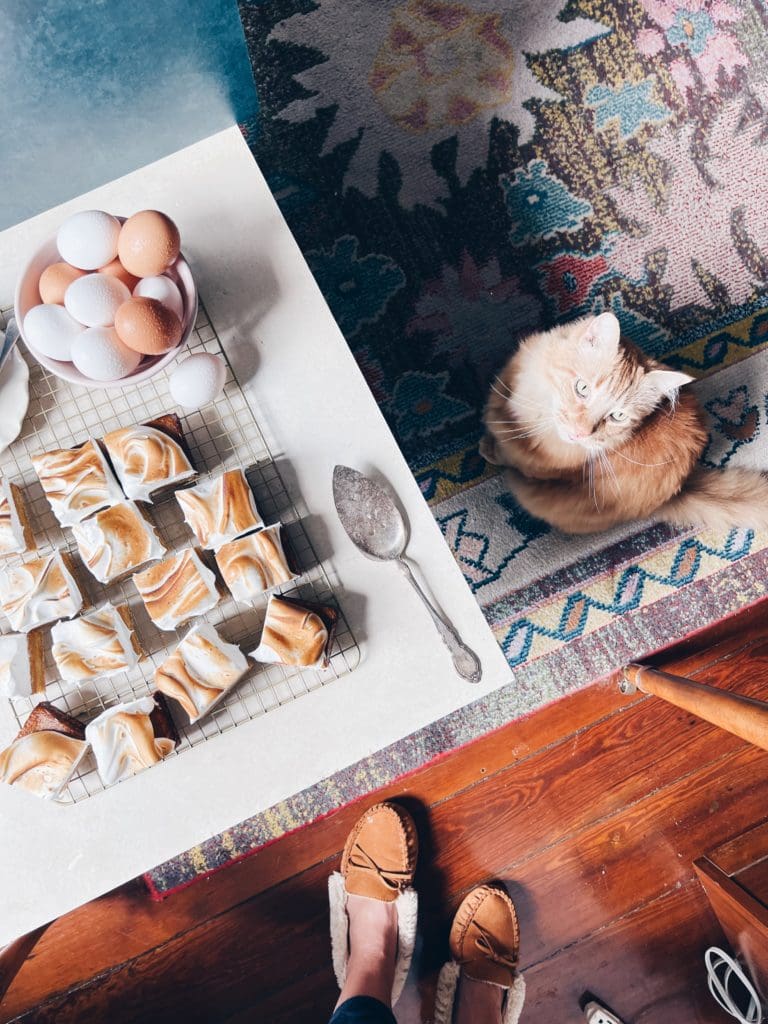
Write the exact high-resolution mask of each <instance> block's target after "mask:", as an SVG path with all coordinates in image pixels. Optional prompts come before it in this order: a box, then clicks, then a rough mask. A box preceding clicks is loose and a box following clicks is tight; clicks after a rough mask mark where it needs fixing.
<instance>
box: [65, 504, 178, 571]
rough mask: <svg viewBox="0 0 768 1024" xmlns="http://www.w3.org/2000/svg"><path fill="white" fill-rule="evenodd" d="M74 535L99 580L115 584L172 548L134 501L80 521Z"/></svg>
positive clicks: (85, 560)
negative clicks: (159, 535) (159, 537)
mask: <svg viewBox="0 0 768 1024" xmlns="http://www.w3.org/2000/svg"><path fill="white" fill-rule="evenodd" d="M72 535H73V537H74V538H75V541H76V542H77V549H78V551H79V552H80V557H81V558H82V560H83V561H84V562H85V564H86V566H87V567H88V569H89V570H90V572H91V573H92V575H93V576H95V577H96V579H97V580H98V581H99V583H114V581H115V580H119V579H121V578H122V577H123V576H127V575H128V573H130V572H133V571H134V570H135V569H138V568H140V567H141V566H142V565H145V564H146V563H147V562H151V561H153V560H154V559H156V558H162V557H163V555H164V554H166V552H167V550H168V549H167V548H166V547H165V545H164V544H162V543H161V541H160V540H159V539H158V536H157V534H156V533H155V530H154V527H153V526H152V525H151V524H150V523H148V522H147V520H146V519H145V518H144V516H143V515H142V513H141V512H140V510H139V508H138V506H137V505H136V504H134V502H132V501H123V502H121V503H120V504H119V505H112V506H111V507H110V508H104V509H102V510H101V511H100V512H97V513H96V514H95V515H94V516H91V518H90V519H85V520H83V522H82V523H76V524H75V525H74V526H73V527H72Z"/></svg>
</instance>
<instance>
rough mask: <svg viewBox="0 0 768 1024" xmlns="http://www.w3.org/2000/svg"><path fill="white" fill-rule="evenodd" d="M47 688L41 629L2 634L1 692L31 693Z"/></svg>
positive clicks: (29, 694)
mask: <svg viewBox="0 0 768 1024" xmlns="http://www.w3.org/2000/svg"><path fill="white" fill-rule="evenodd" d="M44 690H45V667H44V664H43V635H42V633H40V632H39V631H38V632H36V633H6V634H5V635H4V636H0V696H2V697H31V696H32V694H33V693H43V691H44Z"/></svg>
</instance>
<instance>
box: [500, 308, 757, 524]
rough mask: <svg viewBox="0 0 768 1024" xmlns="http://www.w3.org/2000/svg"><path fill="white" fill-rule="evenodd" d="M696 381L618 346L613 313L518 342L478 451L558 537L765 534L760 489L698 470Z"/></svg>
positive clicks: (733, 474) (742, 475) (735, 474)
mask: <svg viewBox="0 0 768 1024" xmlns="http://www.w3.org/2000/svg"><path fill="white" fill-rule="evenodd" d="M692 379H693V378H692V377H689V376H688V375H687V374H685V373H678V372H677V371H676V370H670V369H669V368H667V367H665V366H663V365H662V364H661V363H657V362H655V361H654V360H653V359H650V358H649V357H648V356H646V355H644V354H643V353H642V352H641V351H640V349H638V348H636V347H635V346H634V345H633V344H632V343H631V342H629V341H626V340H625V339H624V338H621V337H620V330H619V322H618V320H617V319H616V317H615V316H614V315H613V313H602V314H601V315H600V316H597V317H587V318H586V319H584V320H579V321H577V322H576V323H571V324H567V325H565V326H563V327H555V328H554V329H553V330H551V331H548V332H547V333H545V334H535V335H533V336H532V337H530V338H528V339H527V340H525V341H523V342H522V343H521V345H520V347H519V349H518V350H517V352H515V354H514V355H513V356H512V358H511V359H510V360H509V362H508V363H507V365H506V366H505V368H504V370H503V371H502V372H501V374H500V375H499V376H498V377H497V378H496V383H495V384H494V385H493V390H492V392H491V395H490V398H489V400H488V405H487V407H486V410H485V417H484V419H485V426H486V429H487V433H486V436H485V437H484V438H483V441H482V442H481V445H480V451H481V453H482V454H483V456H484V457H485V458H486V459H487V460H488V461H489V462H493V463H495V464H497V465H501V466H504V467H506V479H507V482H508V485H509V488H510V490H511V491H512V494H513V495H514V497H515V498H516V499H517V501H518V502H519V503H520V504H521V505H522V506H523V508H525V509H527V510H528V511H529V512H530V513H531V514H532V515H534V516H537V517H538V518H539V519H543V520H545V521H546V522H548V523H550V524H551V525H552V526H555V527H557V528H558V529H560V530H563V531H564V532H565V533H594V532H596V531H599V530H606V529H608V528H609V527H612V526H615V525H616V524H618V523H624V522H628V521H631V520H635V519H647V518H653V519H657V520H665V521H667V522H671V523H677V524H680V525H685V526H699V527H712V528H717V529H727V528H729V527H732V526H744V527H757V528H762V529H765V528H768V479H767V478H766V477H764V476H763V475H762V474H761V473H758V472H754V471H752V470H746V469H728V470H705V469H702V468H700V467H697V466H696V463H697V462H698V459H699V456H700V455H701V453H702V451H703V450H704V446H705V445H706V443H707V431H706V428H705V426H704V417H703V413H702V410H701V408H700V406H699V403H698V401H697V400H696V398H695V396H694V395H693V394H692V393H691V392H690V391H685V390H684V391H679V389H680V388H681V387H682V385H684V384H687V383H688V382H689V381H691V380H692Z"/></svg>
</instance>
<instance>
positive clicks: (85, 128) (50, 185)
mask: <svg viewBox="0 0 768 1024" xmlns="http://www.w3.org/2000/svg"><path fill="white" fill-rule="evenodd" d="M0 8H1V9H2V13H1V14H0V113H1V114H2V120H0V138H1V139H2V158H1V159H0V228H5V227H8V226H9V225H11V224H15V223H17V222H18V221H20V220H23V219H25V218H26V217H30V216H32V215H33V214H35V213H39V212H40V211H42V210H46V209H48V207H50V206H54V205H55V204H56V203H60V202H63V201H64V200H66V199H71V198H72V197H73V196H76V195H79V194H80V193H81V192H84V191H86V190H87V189H90V188H94V187H96V186H97V185H101V184H103V183H104V182H106V181H111V180H112V179H113V178H117V177H119V176H120V175H122V174H127V173H128V171H132V170H134V169H135V168H137V167H141V166H143V165H144V164H147V163H150V162H151V161H152V160H157V159H158V158H160V157H162V156H166V155H167V154H168V153H172V152H174V151H175V150H177V149H181V148H182V147H183V146H188V145H190V144H191V143H193V142H197V141H198V140H199V139H203V138H205V137H206V136H207V135H211V134H213V133H214V132H217V131H220V130H222V129H223V128H226V127H228V126H229V125H232V124H234V123H235V122H238V123H242V122H244V121H248V120H252V119H253V118H254V117H255V116H256V113H257V109H258V106H257V98H256V91H255V88H254V85H253V78H252V75H251V66H250V63H249V60H248V52H247V50H246V45H245V38H244V36H243V30H242V26H241V23H240V18H239V16H238V11H237V0H198V2H195V0H127V2H126V0H2V4H0Z"/></svg>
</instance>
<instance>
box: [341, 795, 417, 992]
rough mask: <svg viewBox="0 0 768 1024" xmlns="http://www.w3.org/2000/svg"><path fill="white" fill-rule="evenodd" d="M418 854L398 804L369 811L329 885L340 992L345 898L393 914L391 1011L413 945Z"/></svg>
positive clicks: (345, 931)
mask: <svg viewBox="0 0 768 1024" xmlns="http://www.w3.org/2000/svg"><path fill="white" fill-rule="evenodd" d="M418 852H419V840H418V835H417V833H416V825H415V824H414V821H413V818H412V817H411V816H410V814H409V813H408V812H407V811H406V810H405V809H404V808H402V807H398V806H397V805H396V804H392V803H380V804H374V805H373V807H369V808H368V810H367V811H366V812H365V813H364V814H363V815H362V817H360V818H359V820H358V821H357V822H356V824H355V826H354V827H353V829H352V831H351V832H350V833H349V836H348V838H347V841H346V843H345V844H344V852H343V853H342V856H341V871H334V872H333V874H332V875H331V876H330V877H329V879H328V898H329V901H330V907H331V955H332V957H333V969H334V973H335V974H336V980H337V982H338V984H339V988H343V987H344V981H345V979H346V976H347V962H348V960H349V921H348V918H347V898H348V897H349V896H350V895H354V896H367V897H368V898H369V899H374V900H383V901H384V902H387V903H394V904H395V908H396V910H397V964H396V966H395V979H394V984H393V985H392V1004H393V1005H394V1003H395V1002H396V1000H397V999H398V997H399V996H400V993H401V992H402V990H403V985H404V984H405V979H406V976H407V974H408V969H409V967H410V965H411V959H412V958H413V949H414V946H415V944H416V918H417V915H418V897H417V895H416V890H415V889H414V888H413V885H412V883H413V876H414V872H415V871H416V860H417V858H418Z"/></svg>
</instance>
